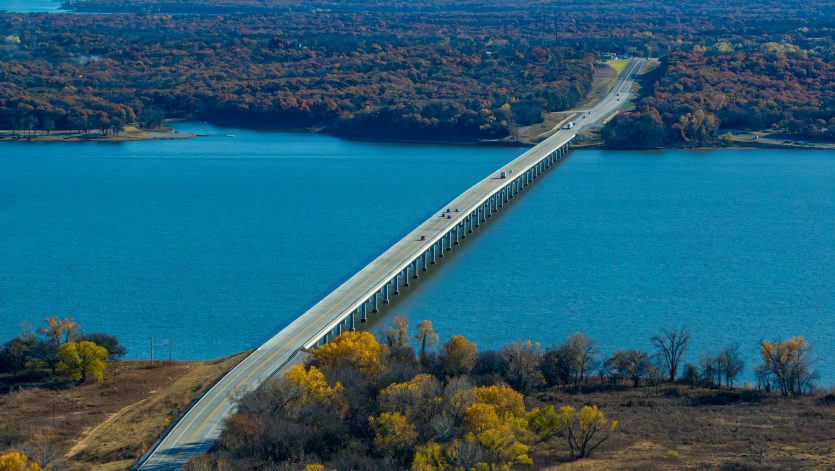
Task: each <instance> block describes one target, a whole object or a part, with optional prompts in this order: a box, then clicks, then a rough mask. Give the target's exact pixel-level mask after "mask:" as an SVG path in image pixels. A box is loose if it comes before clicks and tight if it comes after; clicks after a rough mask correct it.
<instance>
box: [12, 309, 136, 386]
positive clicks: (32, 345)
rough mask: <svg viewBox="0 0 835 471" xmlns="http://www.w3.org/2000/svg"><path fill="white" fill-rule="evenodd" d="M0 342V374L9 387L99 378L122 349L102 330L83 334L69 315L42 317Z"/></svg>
mask: <svg viewBox="0 0 835 471" xmlns="http://www.w3.org/2000/svg"><path fill="white" fill-rule="evenodd" d="M44 323H45V325H44V326H42V327H38V329H37V330H36V331H34V332H33V331H29V330H26V331H24V332H23V333H21V334H20V335H18V336H17V337H15V338H13V339H11V340H9V341H8V342H6V343H4V344H2V345H0V377H2V376H5V378H2V379H3V381H2V383H6V384H7V385H10V386H13V385H14V384H16V383H21V382H29V383H31V382H42V381H45V380H49V381H53V382H54V381H78V382H82V383H83V382H86V381H101V380H102V379H103V377H104V370H105V367H106V362H107V361H113V360H119V359H121V358H122V357H123V356H124V355H125V353H126V352H125V348H124V347H123V346H122V345H121V344H120V343H119V341H118V339H116V337H114V336H112V335H107V334H103V333H89V334H85V333H83V332H82V331H81V327H80V326H79V325H78V323H76V322H75V321H74V320H73V319H72V318H71V317H66V318H63V319H60V318H58V317H56V316H52V317H48V318H46V319H45V320H44Z"/></svg>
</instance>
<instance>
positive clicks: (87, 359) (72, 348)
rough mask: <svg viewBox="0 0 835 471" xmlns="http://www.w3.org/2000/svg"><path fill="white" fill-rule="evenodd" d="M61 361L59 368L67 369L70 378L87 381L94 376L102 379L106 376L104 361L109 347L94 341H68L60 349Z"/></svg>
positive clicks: (99, 379) (97, 379) (95, 378)
mask: <svg viewBox="0 0 835 471" xmlns="http://www.w3.org/2000/svg"><path fill="white" fill-rule="evenodd" d="M58 357H59V358H60V363H59V364H58V369H60V370H64V371H66V372H67V373H68V374H69V376H70V378H72V379H74V380H80V381H81V382H84V381H87V379H88V378H93V379H94V380H96V381H101V380H102V378H104V365H105V363H104V361H105V360H106V359H107V349H106V348H104V347H100V346H98V345H96V344H95V343H93V342H87V341H81V342H78V343H76V342H67V343H65V344H63V345H61V347H60V348H59V349H58Z"/></svg>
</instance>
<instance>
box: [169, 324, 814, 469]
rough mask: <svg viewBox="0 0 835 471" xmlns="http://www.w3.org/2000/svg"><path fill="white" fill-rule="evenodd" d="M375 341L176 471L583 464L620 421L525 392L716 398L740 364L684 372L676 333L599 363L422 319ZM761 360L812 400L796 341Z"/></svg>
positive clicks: (318, 372)
mask: <svg viewBox="0 0 835 471" xmlns="http://www.w3.org/2000/svg"><path fill="white" fill-rule="evenodd" d="M383 337H384V341H383V342H382V343H380V342H378V341H377V339H375V337H374V336H373V335H371V334H370V333H367V332H353V331H352V332H346V333H343V334H342V335H340V336H338V337H336V338H335V339H334V340H333V341H331V342H330V343H328V344H326V345H324V346H322V347H319V348H318V349H316V350H314V351H312V352H310V357H309V359H308V360H307V361H306V362H305V363H304V364H299V365H296V366H293V367H291V368H290V369H289V370H288V371H287V372H286V373H285V374H284V376H283V377H281V378H280V379H277V380H273V381H270V382H268V383H266V384H265V385H264V386H262V387H261V388H259V389H258V390H256V391H254V392H253V393H250V394H248V395H246V396H245V397H243V398H242V399H241V401H240V403H239V406H238V412H237V413H236V414H235V415H234V416H231V417H230V418H228V419H227V421H226V424H225V427H224V430H223V433H222V435H221V437H220V439H219V441H218V443H217V445H216V447H215V450H214V451H213V452H211V453H210V454H209V455H207V456H202V457H199V458H196V459H194V460H192V461H191V462H190V463H189V465H188V466H187V468H186V469H189V470H191V471H197V470H201V471H209V470H232V469H286V470H296V469H297V470H305V471H318V470H327V469H333V468H336V469H354V470H378V469H414V470H426V471H428V470H441V469H485V470H486V469H509V468H510V467H513V466H516V465H532V464H534V463H533V460H532V458H531V447H533V446H538V445H539V444H542V443H546V442H549V443H551V445H549V447H553V446H554V445H558V448H559V449H561V450H562V451H561V453H562V454H563V456H564V459H569V460H573V459H581V458H585V457H587V456H589V455H591V454H592V453H593V452H595V451H596V450H599V449H600V448H601V447H602V446H603V445H604V443H605V442H606V440H607V439H608V438H609V437H610V436H612V434H614V433H617V431H618V428H617V422H616V421H614V420H612V419H610V418H607V417H606V415H605V414H604V411H602V410H601V409H599V408H598V407H597V406H596V405H594V404H588V405H585V406H583V407H581V408H579V409H577V408H574V407H571V406H567V405H563V406H560V405H559V404H546V405H543V406H539V407H532V404H533V403H535V401H534V400H533V396H532V394H533V393H537V392H542V391H545V390H547V389H549V388H564V389H568V390H573V391H577V392H583V391H584V390H585V389H587V388H592V387H594V388H600V387H609V386H607V385H618V384H623V386H620V387H627V386H634V387H644V388H648V389H649V390H650V391H651V390H652V389H653V388H658V385H659V384H662V383H665V382H666V383H672V382H678V383H684V384H690V385H693V386H695V385H696V384H697V383H702V384H704V385H705V386H710V387H720V384H722V383H723V382H724V384H725V385H726V386H728V385H732V384H733V383H734V381H735V380H736V379H737V378H738V376H739V375H740V374H741V372H742V371H743V367H744V365H743V362H742V359H741V356H740V353H739V348H738V347H736V346H727V347H725V348H722V349H721V351H720V352H719V353H718V354H716V355H709V354H705V355H703V356H702V360H701V361H700V362H699V366H696V365H691V364H684V365H683V364H682V358H683V356H684V354H685V353H686V352H687V348H688V346H689V341H690V336H689V333H688V332H687V329H686V328H684V327H682V328H678V329H668V330H664V331H662V332H661V333H659V335H657V336H654V337H653V338H652V339H651V344H652V346H653V349H652V351H651V352H643V351H621V352H616V353H614V354H613V355H612V356H611V357H609V358H600V357H599V351H598V349H597V348H596V346H595V344H594V342H593V341H592V340H590V339H589V338H587V337H586V336H584V335H583V334H582V333H578V334H574V335H572V336H570V337H569V338H568V339H567V340H566V341H565V342H563V343H562V344H558V345H554V346H552V347H549V348H545V349H543V348H542V347H541V346H540V345H539V344H536V343H533V342H529V341H524V342H523V341H519V342H514V343H512V344H509V345H507V346H505V347H503V348H502V349H500V350H499V351H483V352H479V351H478V350H477V348H476V345H475V344H473V343H471V342H469V341H468V340H467V339H465V338H464V337H460V336H453V337H451V338H450V339H449V340H448V341H447V342H446V343H444V344H442V345H437V343H438V340H439V339H438V336H437V334H436V333H435V331H434V329H433V328H432V324H431V322H429V321H422V322H420V323H419V324H418V326H417V333H416V334H415V335H414V337H412V336H411V334H410V332H409V326H408V323H407V322H406V321H405V320H404V319H400V318H398V319H396V320H395V323H394V325H393V326H392V327H391V328H390V329H388V330H386V332H385V333H384V334H383ZM413 346H415V347H416V348H413ZM436 346H437V349H436V348H435V347H436ZM760 353H761V356H762V358H763V363H762V365H759V366H758V367H757V377H758V379H759V382H760V384H759V387H761V388H763V389H771V388H777V389H778V390H779V391H780V392H782V393H783V394H784V395H785V396H790V395H793V394H803V393H806V392H809V391H810V390H811V388H812V386H813V385H812V380H813V379H814V374H813V373H812V372H811V371H810V356H809V353H810V352H809V346H808V345H807V344H806V343H805V342H804V341H803V339H802V338H795V339H790V340H787V341H775V342H768V341H766V342H763V343H762V344H761V345H760ZM680 372H683V374H680ZM526 396H527V401H526Z"/></svg>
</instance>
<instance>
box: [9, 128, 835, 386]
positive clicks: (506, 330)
mask: <svg viewBox="0 0 835 471" xmlns="http://www.w3.org/2000/svg"><path fill="white" fill-rule="evenodd" d="M177 127H178V128H179V129H180V130H181V131H184V132H195V133H208V134H209V136H207V137H199V138H197V139H194V140H183V141H158V142H129V143H121V144H103V143H54V144H25V143H0V339H3V340H6V339H8V338H10V337H12V336H14V335H16V333H17V332H18V331H19V328H20V325H21V324H22V323H23V324H29V325H37V324H39V323H40V321H41V319H42V318H44V317H46V316H48V315H52V314H56V315H59V316H66V315H71V316H73V317H74V318H75V319H76V320H77V321H79V322H80V323H81V324H82V326H83V327H84V328H85V330H86V331H88V332H92V331H102V332H107V333H112V334H115V335H117V336H118V337H119V338H120V339H121V340H122V342H123V343H124V344H125V345H126V346H127V348H128V350H129V357H130V358H147V357H148V356H149V355H150V339H151V338H152V337H153V338H154V339H156V341H157V342H159V343H160V345H159V346H158V347H157V355H158V356H159V355H163V356H164V355H167V352H168V347H167V346H165V345H163V344H164V343H165V341H166V340H170V341H171V344H172V352H173V355H174V358H175V359H205V358H213V357H218V356H221V355H226V354H230V353H234V352H238V351H241V350H245V349H248V348H253V347H256V346H257V345H259V343H260V342H262V341H264V340H266V339H267V338H269V337H270V336H272V335H273V334H274V333H275V332H276V331H278V330H279V329H281V328H282V327H283V326H285V325H287V324H288V323H289V322H290V321H291V320H293V319H294V318H295V317H296V316H298V315H299V314H301V313H302V312H304V311H305V310H306V309H307V308H308V307H310V306H311V305H313V304H314V303H315V302H317V301H318V300H319V299H321V298H322V297H323V296H324V295H325V294H326V293H328V292H329V291H330V290H332V289H333V288H335V287H336V286H338V285H339V284H340V283H341V282H342V281H344V280H345V279H347V278H348V277H349V276H351V275H352V274H353V273H355V272H356V271H357V270H359V269H360V268H361V267H362V266H364V265H365V264H366V263H368V262H369V261H371V260H372V259H373V258H375V257H376V256H377V255H379V254H380V253H381V252H382V251H383V250H385V248H387V247H388V246H389V245H390V244H392V243H393V242H395V241H396V240H398V239H399V238H400V237H402V236H403V235H404V234H406V233H407V232H409V231H410V230H411V229H412V228H414V226H416V225H417V224H418V223H419V222H421V221H422V220H424V219H426V218H427V217H429V216H430V215H431V214H433V213H434V212H436V211H437V209H439V208H441V207H442V206H443V205H444V204H445V203H446V202H447V201H449V200H450V199H452V198H453V197H454V196H456V195H457V194H458V193H460V192H462V191H463V190H464V189H466V188H467V187H469V186H470V185H471V184H473V183H474V182H476V181H478V180H479V179H481V178H482V177H483V176H484V175H486V174H487V173H489V172H491V171H493V170H495V169H496V168H498V167H500V166H501V165H502V164H503V163H504V162H506V161H509V160H511V159H512V158H513V157H515V156H516V155H518V154H519V153H521V152H522V151H523V149H520V148H510V147H480V146H451V145H418V144H384V143H363V142H352V141H346V140H342V139H338V138H334V137H329V136H323V135H313V134H298V133H282V132H267V131H251V130H241V129H226V128H217V127H213V126H210V125H205V124H199V123H180V124H178V126H177ZM227 134H232V135H234V137H226V135H227ZM833 157H835V156H834V155H833V153H831V152H821V151H790V152H786V151H772V150H738V149H728V150H711V151H657V152H614V151H600V150H585V151H573V152H572V153H571V155H570V156H569V158H568V159H567V160H566V161H565V162H564V164H562V165H561V166H560V167H558V168H557V169H556V170H555V171H554V172H550V173H549V174H548V175H547V177H546V178H543V179H541V180H540V181H539V182H538V183H537V184H536V185H534V186H533V187H532V189H531V191H528V192H525V194H524V195H523V197H521V198H519V199H517V200H515V201H514V203H513V204H512V205H511V206H510V207H509V208H508V210H506V211H503V212H502V213H500V215H499V217H497V218H495V220H494V222H491V223H490V224H488V225H486V226H484V228H483V230H481V231H480V232H479V233H478V234H477V235H476V237H473V238H468V240H467V241H466V244H464V245H463V246H462V248H460V249H458V250H457V252H458V253H455V254H454V256H453V257H448V258H447V259H446V260H445V262H444V263H443V265H442V266H441V267H439V268H440V269H438V270H434V271H433V272H430V276H425V277H423V278H422V279H421V282H420V283H417V284H416V285H415V286H414V288H411V289H410V292H409V293H408V294H407V295H406V296H401V298H403V299H400V300H398V302H397V303H396V304H395V305H394V306H393V307H392V308H391V309H388V310H387V311H386V312H385V313H384V314H385V318H383V319H381V320H380V321H379V322H377V323H375V325H374V326H372V330H374V331H376V330H377V329H379V328H382V327H383V324H384V323H385V322H387V321H388V320H390V319H391V318H393V316H395V315H408V317H409V318H410V319H411V320H412V323H413V324H414V323H416V322H417V321H418V320H421V319H431V320H432V321H433V322H434V324H435V326H436V329H437V330H438V331H439V333H440V334H441V336H442V337H448V336H449V335H457V334H463V335H465V336H467V337H468V338H470V339H471V340H473V341H474V342H476V343H477V344H478V345H479V347H480V348H495V347H499V346H501V345H502V344H504V343H506V342H509V341H512V340H515V339H522V338H525V339H527V338H531V339H533V340H536V341H538V342H541V343H542V344H543V345H550V344H553V343H555V342H560V341H562V340H563V339H564V338H565V337H566V336H567V335H569V334H571V333H573V332H576V331H583V332H585V333H586V334H587V335H588V336H590V337H591V338H593V339H594V340H596V341H597V343H598V344H599V346H600V349H601V351H602V352H603V353H611V352H612V351H614V350H615V349H624V348H641V349H648V348H649V337H650V336H651V335H652V334H654V333H656V332H657V331H658V330H659V329H660V328H662V327H669V326H678V325H680V324H686V325H687V326H688V327H689V329H690V330H691V332H692V343H691V349H690V354H689V355H688V358H687V360H688V361H695V360H696V359H697V358H698V354H699V353H700V352H701V351H703V350H708V349H712V350H716V349H718V348H719V347H721V346H722V344H724V343H730V342H739V343H740V345H741V347H742V349H743V351H744V352H745V353H746V360H747V365H746V369H747V370H748V371H749V372H750V368H751V367H752V366H753V365H754V364H755V363H756V362H757V361H758V359H757V345H758V342H759V340H760V339H762V338H786V337H789V336H795V335H803V336H805V337H806V338H807V339H808V340H809V341H810V342H811V344H812V345H813V348H814V349H815V353H816V355H817V356H818V357H819V367H820V369H821V373H822V379H823V381H824V382H825V383H827V384H828V383H832V382H835V374H833V373H832V372H831V371H828V368H824V366H829V365H832V364H833V361H835V342H833V338H835V327H833V319H835V285H833V282H832V280H833V279H835V183H833V182H835V159H833ZM748 376H750V375H748Z"/></svg>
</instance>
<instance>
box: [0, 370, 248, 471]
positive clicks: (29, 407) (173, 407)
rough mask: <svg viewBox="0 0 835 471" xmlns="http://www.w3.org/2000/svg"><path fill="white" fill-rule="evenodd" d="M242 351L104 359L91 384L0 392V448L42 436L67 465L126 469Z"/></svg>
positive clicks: (37, 440)
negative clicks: (106, 364)
mask: <svg viewBox="0 0 835 471" xmlns="http://www.w3.org/2000/svg"><path fill="white" fill-rule="evenodd" d="M243 356H244V354H238V355H235V356H232V357H228V358H223V359H219V360H213V361H205V362H180V363H172V364H160V363H157V364H156V365H155V366H151V365H150V364H149V363H148V362H143V361H125V362H119V363H117V364H115V366H114V365H111V366H110V369H109V371H108V372H107V373H106V377H105V381H104V382H102V383H99V384H85V385H82V386H78V387H71V388H68V389H59V390H55V391H52V390H48V389H41V388H34V389H26V390H23V391H19V392H14V393H10V394H6V395H3V396H0V451H9V450H17V449H21V448H25V447H27V445H31V444H32V443H45V442H48V443H51V444H53V445H55V446H56V447H58V448H59V449H60V450H61V452H62V453H64V454H65V458H66V461H67V465H68V468H69V469H79V470H90V469H95V470H111V469H113V470H115V469H126V468H127V467H128V466H130V465H131V464H132V463H133V462H134V461H135V459H136V458H138V457H139V455H141V454H142V452H143V451H144V450H145V449H147V447H148V446H150V445H151V444H152V443H153V442H154V440H156V438H157V436H159V434H160V433H161V432H162V430H163V429H164V428H165V426H166V425H167V424H168V423H169V422H170V421H171V420H173V419H174V418H175V417H177V416H178V415H179V414H180V413H181V412H182V411H183V410H185V408H186V407H187V406H188V405H189V404H190V403H191V401H192V400H194V399H195V398H196V397H198V396H199V395H200V394H201V393H202V392H203V391H204V390H205V389H206V388H207V387H208V386H210V385H211V384H213V383H214V382H215V381H216V380H217V379H218V378H219V377H220V376H221V375H222V374H223V373H225V372H226V371H228V370H229V369H230V368H232V366H234V365H235V364H236V363H237V362H239V361H240V360H241V359H243ZM114 368H115V373H116V374H115V379H114V375H113V373H114ZM53 405H54V406H53ZM53 407H54V413H53ZM53 417H54V418H53Z"/></svg>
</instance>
